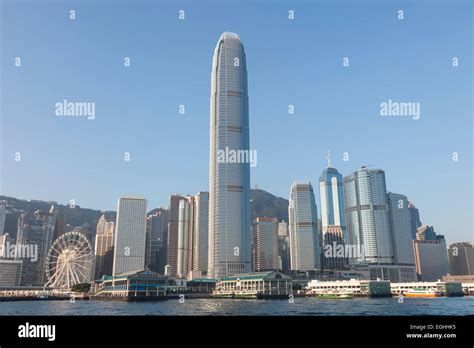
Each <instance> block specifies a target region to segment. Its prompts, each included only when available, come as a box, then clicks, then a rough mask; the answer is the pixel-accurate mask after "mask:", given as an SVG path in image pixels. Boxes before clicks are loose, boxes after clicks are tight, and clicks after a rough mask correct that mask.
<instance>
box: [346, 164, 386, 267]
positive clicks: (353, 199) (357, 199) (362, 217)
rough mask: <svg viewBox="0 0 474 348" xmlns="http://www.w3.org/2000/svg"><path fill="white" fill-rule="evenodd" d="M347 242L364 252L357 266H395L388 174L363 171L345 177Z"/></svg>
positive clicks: (380, 171)
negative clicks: (374, 264)
mask: <svg viewBox="0 0 474 348" xmlns="http://www.w3.org/2000/svg"><path fill="white" fill-rule="evenodd" d="M343 183H344V196H345V204H346V222H347V236H348V238H347V242H348V243H349V244H351V245H356V246H358V248H360V249H363V251H364V252H363V253H362V254H363V256H361V257H360V258H359V259H358V260H356V259H353V260H354V261H355V262H356V263H387V264H393V262H394V251H393V245H392V236H391V230H390V217H389V206H388V198H387V188H386V183H385V173H384V171H383V170H380V169H369V168H367V167H362V168H361V169H360V170H358V171H356V172H354V173H353V174H351V175H348V176H345V177H344V179H343Z"/></svg>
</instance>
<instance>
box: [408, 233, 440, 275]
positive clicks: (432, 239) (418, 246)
mask: <svg viewBox="0 0 474 348" xmlns="http://www.w3.org/2000/svg"><path fill="white" fill-rule="evenodd" d="M425 227H426V228H425ZM413 252H414V254H415V264H416V273H417V275H418V278H419V280H422V281H436V280H438V279H441V278H442V277H443V276H445V275H446V274H448V273H449V261H448V252H447V249H446V240H445V239H444V236H443V235H437V234H436V233H435V232H434V229H433V227H432V226H429V227H428V226H420V227H419V228H418V232H417V239H416V240H414V241H413Z"/></svg>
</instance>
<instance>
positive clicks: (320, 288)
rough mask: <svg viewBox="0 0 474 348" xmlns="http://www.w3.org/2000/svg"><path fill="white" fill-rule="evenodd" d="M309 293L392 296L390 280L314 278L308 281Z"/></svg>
mask: <svg viewBox="0 0 474 348" xmlns="http://www.w3.org/2000/svg"><path fill="white" fill-rule="evenodd" d="M307 290H308V291H307V294H309V295H317V294H323V293H326V292H328V291H335V292H341V293H350V294H352V295H354V296H357V297H391V296H392V293H391V291H390V281H388V280H358V279H350V280H336V281H320V280H312V281H310V282H309V283H308V286H307Z"/></svg>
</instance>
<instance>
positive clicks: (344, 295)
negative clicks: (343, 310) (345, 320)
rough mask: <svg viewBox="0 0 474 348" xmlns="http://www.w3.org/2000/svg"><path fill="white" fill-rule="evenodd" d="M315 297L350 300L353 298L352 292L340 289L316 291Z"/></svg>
mask: <svg viewBox="0 0 474 348" xmlns="http://www.w3.org/2000/svg"><path fill="white" fill-rule="evenodd" d="M315 297H316V298H319V299H323V300H351V299H353V298H354V294H353V293H350V292H342V291H328V292H321V293H317V294H315Z"/></svg>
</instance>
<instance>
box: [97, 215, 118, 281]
mask: <svg viewBox="0 0 474 348" xmlns="http://www.w3.org/2000/svg"><path fill="white" fill-rule="evenodd" d="M114 229H115V222H114V221H111V220H107V219H106V217H105V215H104V214H103V215H102V216H101V217H100V219H99V222H98V223H97V227H96V235H95V274H94V277H95V279H99V278H100V277H102V276H103V275H111V274H112V266H113V256H114V254H113V253H114Z"/></svg>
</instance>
